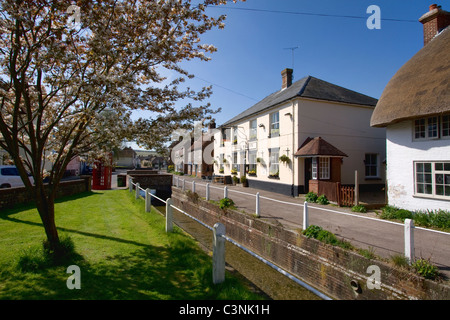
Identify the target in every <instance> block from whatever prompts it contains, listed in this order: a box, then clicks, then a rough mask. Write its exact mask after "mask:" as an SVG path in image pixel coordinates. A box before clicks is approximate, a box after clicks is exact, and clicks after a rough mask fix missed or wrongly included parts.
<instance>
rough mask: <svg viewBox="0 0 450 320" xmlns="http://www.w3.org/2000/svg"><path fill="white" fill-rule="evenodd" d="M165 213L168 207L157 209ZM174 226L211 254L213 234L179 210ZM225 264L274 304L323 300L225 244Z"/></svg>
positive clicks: (174, 213)
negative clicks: (274, 301)
mask: <svg viewBox="0 0 450 320" xmlns="http://www.w3.org/2000/svg"><path fill="white" fill-rule="evenodd" d="M155 208H156V209H157V210H158V211H159V212H161V213H164V212H165V207H155ZM173 220H174V223H175V224H176V225H177V226H178V227H180V228H181V229H182V230H184V231H185V232H186V233H188V234H189V235H190V236H192V237H193V238H194V239H195V240H197V241H198V242H199V243H200V245H201V246H202V247H203V248H204V249H205V250H207V251H208V252H212V240H213V233H212V231H211V230H209V229H208V228H206V227H204V226H202V225H201V224H200V223H198V222H197V221H195V220H193V219H191V218H189V217H187V216H186V215H184V214H183V213H180V212H179V211H178V210H175V209H174V210H173ZM225 261H226V265H227V271H229V272H233V273H238V274H240V275H241V276H243V277H244V278H245V279H246V281H249V282H250V283H251V284H252V287H254V288H255V291H256V292H258V293H260V294H262V295H263V296H265V297H266V298H268V299H273V300H321V298H320V297H318V296H317V295H315V294H314V293H312V292H310V291H309V290H307V289H305V288H304V287H302V286H300V285H299V284H297V283H296V282H294V281H293V280H291V279H289V278H288V277H286V276H284V275H283V274H281V273H280V272H278V271H276V270H275V269H273V268H272V267H270V266H268V265H266V264H265V263H263V262H262V261H260V260H258V259H257V258H255V257H253V256H252V255H250V254H248V253H247V252H245V251H244V250H242V249H240V248H238V247H237V246H235V245H234V244H232V243H230V242H229V241H226V244H225Z"/></svg>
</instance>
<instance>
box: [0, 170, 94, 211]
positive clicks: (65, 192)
mask: <svg viewBox="0 0 450 320" xmlns="http://www.w3.org/2000/svg"><path fill="white" fill-rule="evenodd" d="M80 178H81V179H76V180H69V181H61V183H60V185H59V187H58V191H57V195H56V198H61V197H65V196H70V195H73V194H77V193H81V192H85V191H91V186H92V182H91V180H92V177H91V176H81V177H80ZM32 201H33V196H32V195H31V194H30V193H28V192H27V190H26V188H25V187H19V188H5V189H0V210H3V209H6V208H12V207H14V206H15V205H17V204H22V203H29V202H32Z"/></svg>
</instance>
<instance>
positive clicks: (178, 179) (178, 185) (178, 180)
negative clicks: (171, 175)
mask: <svg viewBox="0 0 450 320" xmlns="http://www.w3.org/2000/svg"><path fill="white" fill-rule="evenodd" d="M179 187H180V177H179V176H177V188H179Z"/></svg>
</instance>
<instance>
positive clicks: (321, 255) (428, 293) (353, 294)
mask: <svg viewBox="0 0 450 320" xmlns="http://www.w3.org/2000/svg"><path fill="white" fill-rule="evenodd" d="M172 199H173V201H174V205H175V206H177V207H179V208H180V209H182V210H184V211H186V212H188V213H189V214H191V215H192V216H194V217H196V218H198V219H199V220H201V221H203V222H204V223H206V224H208V225H209V226H213V225H214V224H215V223H217V222H220V223H222V224H224V225H225V228H226V235H227V236H229V237H231V238H232V239H234V240H235V241H237V242H239V243H240V244H242V245H244V246H245V247H247V248H249V249H251V250H252V251H254V252H255V253H257V254H258V255H260V256H262V257H263V258H265V259H267V260H269V261H271V262H273V263H274V264H276V265H278V266H280V267H281V268H283V269H284V270H286V271H288V272H290V273H291V274H293V275H294V276H296V277H298V278H299V279H301V280H302V281H304V282H306V283H308V284H310V285H311V286H313V287H315V288H317V289H318V290H319V291H321V292H323V293H325V294H327V295H328V296H330V297H332V298H335V299H346V300H348V299H358V300H359V299H376V300H388V299H433V300H437V299H446V300H447V299H450V287H449V286H447V285H444V284H439V283H437V282H434V281H430V280H426V279H424V278H422V277H419V276H417V275H415V274H412V273H409V272H406V271H405V270H400V269H398V268H394V267H392V266H390V265H389V264H387V263H385V262H382V261H377V260H369V259H367V258H365V257H363V256H361V255H359V254H357V253H355V252H352V251H350V250H345V249H342V248H339V247H335V246H331V245H327V244H324V243H322V242H320V241H318V240H315V239H308V238H306V237H305V236H303V235H302V234H301V233H300V232H295V231H291V230H286V229H284V228H283V227H282V226H280V225H274V224H271V223H270V222H268V221H265V220H264V219H262V218H255V217H252V216H250V215H247V214H243V213H240V212H237V211H234V210H225V211H224V210H221V209H220V208H218V206H217V205H215V204H212V203H209V202H206V201H204V200H202V199H198V198H197V197H190V198H188V196H187V195H185V194H184V193H183V192H182V191H181V190H180V189H178V188H175V187H173V190H172ZM192 200H195V202H193V201H192ZM369 266H376V267H378V268H379V270H380V282H381V285H380V289H370V288H369V286H370V284H372V283H373V282H372V281H371V279H372V278H373V275H374V274H373V271H371V272H368V271H367V270H368V267H369ZM368 281H369V282H368ZM368 283H369V285H368Z"/></svg>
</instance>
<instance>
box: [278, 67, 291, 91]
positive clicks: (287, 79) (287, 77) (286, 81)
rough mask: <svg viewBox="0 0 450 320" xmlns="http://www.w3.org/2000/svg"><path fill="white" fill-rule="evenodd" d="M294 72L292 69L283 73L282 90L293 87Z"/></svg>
mask: <svg viewBox="0 0 450 320" xmlns="http://www.w3.org/2000/svg"><path fill="white" fill-rule="evenodd" d="M293 72H294V70H292V69H284V70H283V71H281V77H282V79H283V82H282V83H281V90H284V89H286V88H289V87H290V86H291V84H292V74H293Z"/></svg>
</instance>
